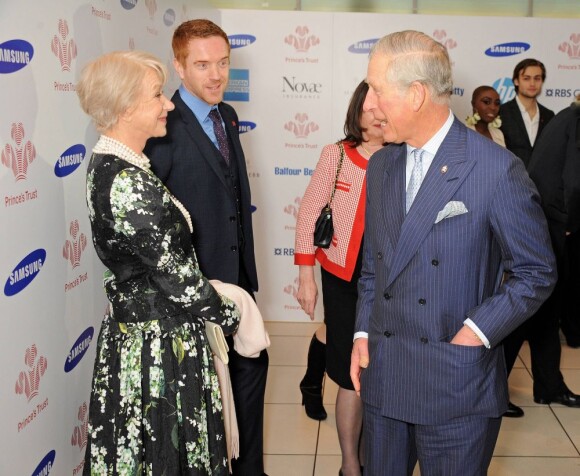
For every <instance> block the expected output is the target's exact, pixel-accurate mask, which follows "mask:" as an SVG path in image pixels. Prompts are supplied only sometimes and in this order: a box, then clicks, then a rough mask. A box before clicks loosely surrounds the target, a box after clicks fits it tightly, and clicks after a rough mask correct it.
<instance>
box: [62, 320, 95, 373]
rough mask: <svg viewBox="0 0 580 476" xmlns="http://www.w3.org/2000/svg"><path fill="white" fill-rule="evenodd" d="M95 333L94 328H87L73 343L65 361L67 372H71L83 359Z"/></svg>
mask: <svg viewBox="0 0 580 476" xmlns="http://www.w3.org/2000/svg"><path fill="white" fill-rule="evenodd" d="M94 333H95V330H94V328H92V327H89V328H87V329H86V330H85V331H84V332H83V333H82V334H81V335H80V336H79V338H78V339H77V340H76V342H75V343H74V344H73V346H72V348H71V350H70V352H69V353H68V356H67V358H66V361H65V363H64V371H65V372H70V371H71V370H72V369H74V368H75V367H76V366H77V364H78V363H79V362H80V361H81V359H82V358H83V356H84V355H85V353H86V352H87V350H88V348H89V346H90V345H91V341H92V340H93V335H94Z"/></svg>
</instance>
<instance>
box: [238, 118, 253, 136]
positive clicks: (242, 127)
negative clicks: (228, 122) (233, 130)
mask: <svg viewBox="0 0 580 476" xmlns="http://www.w3.org/2000/svg"><path fill="white" fill-rule="evenodd" d="M255 128H256V124H255V123H253V122H250V121H240V123H239V124H238V131H239V132H240V134H244V133H245V132H250V131H253V130H254V129H255Z"/></svg>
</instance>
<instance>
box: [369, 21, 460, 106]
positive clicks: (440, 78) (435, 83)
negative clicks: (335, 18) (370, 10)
mask: <svg viewBox="0 0 580 476" xmlns="http://www.w3.org/2000/svg"><path fill="white" fill-rule="evenodd" d="M376 54H382V55H386V56H388V60H389V67H388V70H387V77H386V78H385V79H386V80H387V81H388V82H392V83H396V84H398V85H399V86H400V87H401V88H402V89H406V88H408V87H409V86H411V84H412V83H413V82H415V81H418V82H420V83H421V84H423V85H424V86H426V87H427V88H428V89H429V90H430V91H431V95H432V96H433V100H434V101H435V102H440V103H448V102H449V97H450V96H451V93H452V91H453V75H452V71H451V61H450V60H449V54H448V53H447V49H446V48H445V47H444V46H443V45H442V44H441V43H439V42H438V41H435V40H434V39H433V38H431V37H430V36H428V35H426V34H425V33H421V32H419V31H414V30H405V31H398V32H396V33H391V34H389V35H387V36H384V37H383V38H381V39H380V40H379V41H378V42H377V43H375V45H374V46H373V48H372V50H371V53H370V57H371V58H372V57H373V56H374V55H376Z"/></svg>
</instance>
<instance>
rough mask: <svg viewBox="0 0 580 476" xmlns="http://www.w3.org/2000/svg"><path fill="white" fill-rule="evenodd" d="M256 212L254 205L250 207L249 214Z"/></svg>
mask: <svg viewBox="0 0 580 476" xmlns="http://www.w3.org/2000/svg"><path fill="white" fill-rule="evenodd" d="M256 210H257V208H256V205H250V212H251V213H254V212H255V211H256Z"/></svg>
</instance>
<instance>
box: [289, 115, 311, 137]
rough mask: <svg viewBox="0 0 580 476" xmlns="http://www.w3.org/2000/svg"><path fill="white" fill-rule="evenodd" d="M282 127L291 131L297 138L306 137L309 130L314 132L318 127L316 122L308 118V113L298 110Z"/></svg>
mask: <svg viewBox="0 0 580 476" xmlns="http://www.w3.org/2000/svg"><path fill="white" fill-rule="evenodd" d="M284 129H286V130H287V131H290V132H292V133H293V134H294V137H296V138H297V139H306V138H307V137H308V136H309V135H310V133H311V132H316V131H317V130H318V129H319V127H318V124H316V122H314V121H310V120H309V119H308V114H306V113H304V112H299V113H298V114H296V115H295V116H294V120H293V121H288V122H287V123H286V124H284Z"/></svg>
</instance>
